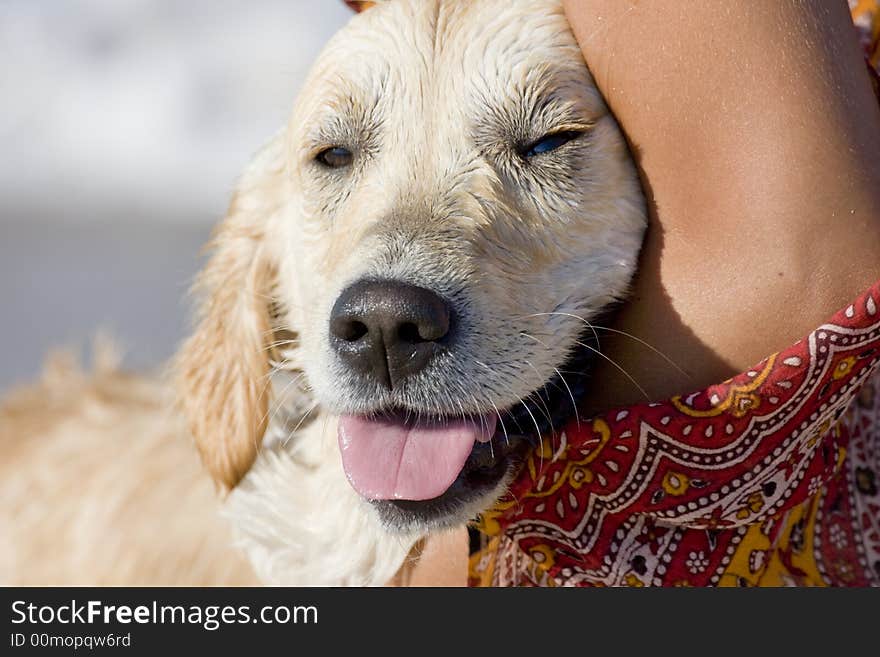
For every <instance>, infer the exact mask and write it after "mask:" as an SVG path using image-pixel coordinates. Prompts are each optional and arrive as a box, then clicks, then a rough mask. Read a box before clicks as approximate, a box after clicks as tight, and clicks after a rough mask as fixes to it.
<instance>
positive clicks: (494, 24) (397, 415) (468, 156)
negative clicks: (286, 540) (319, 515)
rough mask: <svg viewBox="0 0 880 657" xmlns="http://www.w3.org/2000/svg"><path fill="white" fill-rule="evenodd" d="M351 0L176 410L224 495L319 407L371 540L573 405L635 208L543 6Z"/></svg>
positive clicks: (226, 242) (461, 502)
mask: <svg viewBox="0 0 880 657" xmlns="http://www.w3.org/2000/svg"><path fill="white" fill-rule="evenodd" d="M362 4H367V3H362ZM368 4H374V5H375V7H373V8H372V9H370V10H369V11H366V12H364V13H362V14H359V15H358V16H356V17H354V18H353V19H352V21H351V22H350V24H349V25H348V26H347V27H346V28H345V29H343V30H342V31H341V32H340V33H339V34H337V35H336V36H335V37H334V38H333V40H332V41H331V42H330V43H329V44H328V46H327V47H326V49H325V50H324V52H323V53H322V54H321V55H320V57H319V58H318V60H317V62H316V64H315V66H314V68H313V70H312V72H311V74H310V76H309V78H308V80H307V82H306V84H305V87H304V91H303V93H302V94H301V96H300V98H299V100H298V102H297V104H296V107H295V109H294V111H293V114H292V118H291V120H290V122H289V123H288V125H287V126H286V128H285V129H284V130H283V131H282V132H281V133H279V134H278V135H277V136H276V138H275V139H274V140H273V141H272V142H271V143H270V144H269V145H268V146H267V147H266V148H265V149H264V150H263V151H262V152H261V153H260V154H259V155H258V156H257V158H256V159H255V161H254V162H253V163H252V164H251V166H250V168H249V169H248V171H247V172H246V173H245V175H244V176H243V178H242V181H241V183H240V185H239V188H238V191H237V192H236V195H235V197H234V199H233V202H232V204H231V208H230V211H229V215H228V217H227V218H226V220H225V221H224V222H223V223H222V225H221V226H220V228H219V230H218V232H217V234H216V237H215V240H214V243H213V249H214V253H213V256H212V258H211V260H210V261H209V263H208V264H207V266H206V269H205V271H204V272H203V274H202V276H201V279H200V283H199V285H200V288H201V290H202V293H203V296H204V299H205V301H204V303H203V305H202V308H201V314H200V317H199V321H198V325H197V328H196V330H195V332H194V334H193V336H192V337H191V338H190V339H189V341H188V342H187V343H186V344H185V345H184V347H183V349H182V350H181V353H180V366H181V368H180V371H181V374H182V378H181V382H182V392H183V395H182V396H183V400H184V404H185V409H186V412H187V415H188V416H189V418H190V421H191V427H192V430H193V433H194V435H195V438H196V441H197V443H198V445H199V448H200V450H201V452H202V454H203V457H204V460H205V463H206V464H207V466H208V468H209V470H210V471H211V473H212V474H213V475H214V477H215V478H216V479H217V480H218V481H219V482H221V483H222V484H224V485H225V486H227V487H233V486H235V485H236V484H237V483H238V482H239V480H240V479H241V478H242V477H243V476H244V475H245V473H246V472H247V471H248V469H249V468H250V467H251V465H252V463H253V461H254V459H255V456H256V454H257V452H258V450H259V449H260V446H261V445H262V444H263V442H264V435H265V434H266V431H267V426H268V425H269V420H270V419H276V420H277V419H278V418H279V417H280V418H281V420H282V421H281V422H280V426H281V431H282V432H283V433H296V430H297V429H298V427H300V426H302V425H303V424H304V423H305V422H307V421H308V419H309V418H312V417H314V416H315V414H317V413H321V414H322V415H324V416H325V417H326V418H330V421H331V422H332V423H334V424H336V425H337V433H338V441H339V448H340V449H341V452H342V463H343V466H344V468H345V472H346V474H347V477H348V479H349V481H350V482H351V484H352V485H353V486H354V488H355V489H357V490H358V492H359V493H360V494H361V496H362V497H364V498H366V499H369V500H371V501H372V503H373V505H374V507H375V508H376V509H378V510H379V512H380V515H381V517H382V518H383V521H384V523H385V524H386V526H389V527H395V528H398V529H410V528H412V527H414V526H418V527H419V528H430V527H435V526H439V525H448V524H455V523H458V522H461V521H464V520H467V519H468V518H469V517H472V516H473V515H474V514H475V513H477V512H479V511H480V510H481V509H483V508H485V507H486V506H487V505H489V504H491V503H492V502H493V501H494V499H496V498H497V497H498V496H499V495H500V494H502V493H503V490H504V487H505V485H506V483H507V482H508V481H509V478H510V477H511V476H513V474H514V473H515V472H516V470H517V468H518V466H519V464H520V462H521V457H522V454H523V452H524V450H525V449H527V448H528V446H529V445H530V444H531V442H532V441H534V440H536V439H537V438H538V436H540V434H541V433H542V432H543V431H545V430H546V428H547V425H548V424H552V423H554V422H558V421H560V420H561V419H564V417H565V415H566V414H567V413H571V412H573V404H574V403H575V402H576V399H575V397H576V395H577V390H578V386H576V385H574V383H575V382H574V381H573V380H572V379H573V377H576V376H577V373H576V370H578V369H580V364H579V360H580V359H581V358H582V357H583V355H584V354H585V353H589V350H590V349H591V348H593V347H591V345H590V344H589V343H588V342H587V341H586V339H585V338H586V337H588V336H589V335H590V334H591V332H590V330H589V327H590V324H589V322H590V320H593V319H595V318H596V317H597V316H598V315H599V314H600V313H602V312H604V311H605V310H606V309H607V308H608V307H609V306H610V305H611V304H613V303H614V302H615V301H616V300H618V299H620V298H622V297H623V296H624V295H625V293H626V290H627V286H628V283H629V280H630V278H631V276H632V274H633V272H634V269H635V266H636V259H637V254H638V250H639V246H640V243H641V238H642V233H643V230H644V226H645V210H644V202H643V200H642V196H641V192H640V189H639V186H638V181H637V176H636V173H635V170H634V167H633V165H632V162H631V159H630V156H629V153H628V150H627V147H626V143H625V141H624V139H623V137H622V135H621V132H620V130H619V129H618V127H617V125H616V123H615V121H614V119H613V117H612V116H611V115H610V113H609V111H608V109H607V107H606V105H605V103H604V101H603V99H602V97H601V95H600V94H599V92H598V90H597V89H596V87H595V85H594V83H593V81H592V78H591V76H590V73H589V71H588V69H587V67H586V65H585V63H584V61H583V59H582V56H581V52H580V49H579V47H578V45H577V43H576V42H575V40H574V37H573V36H572V34H571V32H570V31H569V28H568V25H567V23H566V20H565V17H564V15H563V13H562V9H561V6H560V3H559V2H558V1H554V0H532V1H529V2H515V3H512V2H508V1H507V0H481V2H464V1H459V2H456V1H452V0H437V1H432V2H422V1H421V0H390V1H388V2H376V3H368ZM291 393H293V394H291Z"/></svg>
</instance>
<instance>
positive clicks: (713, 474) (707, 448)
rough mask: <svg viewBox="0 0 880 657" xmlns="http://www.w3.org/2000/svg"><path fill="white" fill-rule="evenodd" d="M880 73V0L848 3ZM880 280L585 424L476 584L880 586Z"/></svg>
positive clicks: (481, 541)
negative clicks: (750, 350)
mask: <svg viewBox="0 0 880 657" xmlns="http://www.w3.org/2000/svg"><path fill="white" fill-rule="evenodd" d="M850 9H851V11H852V15H853V21H854V24H855V26H856V28H857V30H858V31H859V38H860V41H861V44H862V46H863V48H864V51H865V55H866V61H867V62H868V64H869V68H870V70H871V72H872V74H873V75H874V84H875V87H874V88H875V91H876V92H878V97H880V85H878V80H880V78H878V77H877V76H876V73H877V72H878V71H880V0H850ZM878 306H880V282H878V283H877V284H876V285H875V286H874V287H872V288H871V289H870V290H868V291H867V292H866V293H865V294H864V295H863V296H862V297H860V298H859V299H858V300H857V301H856V302H855V303H853V304H852V305H850V306H848V307H847V308H845V309H844V310H842V311H840V312H839V313H838V314H837V315H835V316H834V317H833V318H832V319H831V321H830V322H829V323H827V324H825V325H823V326H821V327H819V328H818V329H817V330H815V331H814V332H813V333H811V334H810V335H809V336H807V337H806V338H804V339H803V340H801V341H799V342H797V343H796V344H795V345H793V346H792V347H790V348H789V349H786V350H785V351H783V352H780V353H778V354H774V355H772V356H770V357H769V358H767V359H765V360H764V361H762V362H761V363H759V364H758V365H756V366H755V367H754V368H752V369H750V370H749V371H747V372H744V373H743V374H741V375H739V376H737V377H734V378H733V379H730V380H728V381H725V382H724V383H722V384H720V385H715V386H712V387H710V388H708V389H707V390H704V391H700V392H697V393H694V394H690V395H687V396H679V397H673V398H672V399H670V400H669V401H666V402H661V403H652V404H643V405H639V406H634V407H630V408H625V409H620V410H616V411H612V412H610V413H607V414H605V415H603V416H600V417H597V418H595V419H593V420H591V421H586V422H580V423H579V422H577V421H572V422H570V423H569V424H568V426H566V427H565V429H564V430H563V431H562V432H561V433H560V434H559V435H558V436H556V437H554V439H552V440H550V439H549V438H545V439H544V446H543V448H542V449H537V450H535V451H534V452H533V453H532V454H531V455H530V457H529V458H528V461H527V463H526V466H525V468H524V470H523V473H522V474H521V475H520V477H519V478H518V479H517V480H516V481H515V482H514V484H513V485H512V487H511V491H510V494H509V495H508V496H507V497H506V498H505V499H503V500H502V501H501V502H499V504H498V505H497V506H496V507H495V508H494V509H492V510H490V511H488V512H486V513H485V514H484V515H483V516H482V517H481V518H480V519H479V522H478V524H477V525H476V527H475V528H476V529H477V530H478V531H479V536H478V541H477V544H478V546H477V548H476V549H475V550H474V551H473V553H472V554H471V558H470V572H469V583H470V585H471V586H490V585H491V586H786V585H792V586H880V493H878V489H880V371H878V363H880V312H878Z"/></svg>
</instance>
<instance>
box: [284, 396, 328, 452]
mask: <svg viewBox="0 0 880 657" xmlns="http://www.w3.org/2000/svg"><path fill="white" fill-rule="evenodd" d="M316 408H318V404H317V402H316V403H314V404H312V407H311V408H310V409H309V410H307V411H306V412H305V413H304V414H303V416H302V417H301V418H300V419H299V422H297V423H296V426H295V427H294V428H293V429H292V430H291V431H290V432H289V433H288V434H287V438H285V439H284V441H283V442H282V443H281V446H282V447H287V443H288V442H289V441H290V439H291V438H293V436H294V435H295V434H296V432H297V431H299V428H300V427H301V426H302V425H303V422H305V421H306V418H308V417H309V415H311V414H312V413H313V412H314V410H315V409H316ZM325 428H326V425H325Z"/></svg>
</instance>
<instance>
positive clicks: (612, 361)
mask: <svg viewBox="0 0 880 657" xmlns="http://www.w3.org/2000/svg"><path fill="white" fill-rule="evenodd" d="M578 344H579V345H581V346H582V347H584V348H586V349H589V350H590V351H592V352H595V353H596V355H597V356H600V357H602V358H604V359H605V360H607V361H608V362H609V363H611V364H612V365H613V366H614V367H616V368H617V369H618V370H619V371H620V372H621V373H622V374H623V375H624V376H625V377H626V378H627V379H629V381H630V382H631V383H632V384H633V385H634V386H635V387H636V388H638V389H639V392H641V393H642V395H644V397H645V399H646V400H648V401H650V400H651V396H650V395H649V394H648V393H647V391H645V389H644V388H643V387H642V386H640V385H639V382H638V381H636V380H635V379H634V378H633V377H632V375H631V374H630V373H629V372H627V371H626V370H625V369H624V368H623V367H621V366H620V365H619V364H618V363H617V362H616V361H615V360H614V359H613V358H609V357H608V356H606V355H605V354H603V353H602V352H601V351H599V350H598V349H596V348H594V347H591V346H590V345H588V344H584V343H583V342H580V341H578Z"/></svg>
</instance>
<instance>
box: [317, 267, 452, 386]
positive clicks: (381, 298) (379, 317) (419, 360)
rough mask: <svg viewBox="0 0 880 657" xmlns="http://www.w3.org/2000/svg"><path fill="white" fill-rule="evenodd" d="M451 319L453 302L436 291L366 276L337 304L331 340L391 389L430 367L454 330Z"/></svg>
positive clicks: (332, 316)
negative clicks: (436, 353) (452, 329)
mask: <svg viewBox="0 0 880 657" xmlns="http://www.w3.org/2000/svg"><path fill="white" fill-rule="evenodd" d="M449 320H450V314H449V306H448V305H447V303H446V302H445V301H444V300H443V299H442V298H441V297H440V296H439V295H437V294H436V293H434V292H432V291H431V290H427V289H425V288H423V287H416V286H415V285H408V284H406V283H400V282H397V281H388V280H385V281H369V280H363V281H358V282H357V283H355V284H353V285H351V286H349V287H348V288H346V289H345V290H344V291H343V292H342V294H340V295H339V298H338V299H337V300H336V303H335V304H334V305H333V311H332V312H331V313H330V341H331V343H332V344H333V347H334V348H335V349H336V351H337V353H338V354H339V355H340V357H342V358H343V359H344V360H345V362H347V363H348V364H349V365H350V366H351V367H353V368H354V369H356V370H358V371H360V372H363V373H365V374H368V375H370V376H373V377H375V378H376V380H378V381H379V382H380V383H381V384H382V385H384V386H385V387H387V388H389V389H392V388H394V386H396V385H398V383H399V382H400V381H401V380H402V379H404V378H406V377H407V376H409V375H411V374H415V373H416V372H419V371H420V370H422V369H424V368H425V366H426V365H427V364H428V362H429V361H430V360H431V357H432V356H433V355H434V352H435V350H436V348H437V341H438V340H441V339H442V338H443V337H444V336H446V334H447V333H448V332H449Z"/></svg>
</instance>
